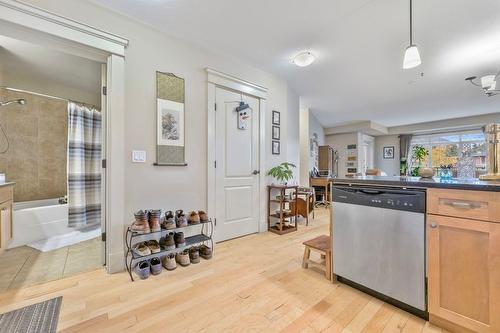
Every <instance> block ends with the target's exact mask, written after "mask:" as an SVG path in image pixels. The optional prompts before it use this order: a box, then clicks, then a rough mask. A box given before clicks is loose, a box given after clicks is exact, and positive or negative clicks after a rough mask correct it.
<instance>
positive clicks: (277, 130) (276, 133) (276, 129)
mask: <svg viewBox="0 0 500 333" xmlns="http://www.w3.org/2000/svg"><path fill="white" fill-rule="evenodd" d="M279 139H280V127H279V126H273V140H279Z"/></svg>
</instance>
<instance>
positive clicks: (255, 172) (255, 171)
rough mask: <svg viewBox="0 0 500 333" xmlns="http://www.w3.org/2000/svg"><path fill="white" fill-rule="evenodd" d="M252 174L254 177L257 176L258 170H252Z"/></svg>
mask: <svg viewBox="0 0 500 333" xmlns="http://www.w3.org/2000/svg"><path fill="white" fill-rule="evenodd" d="M252 173H253V174H254V175H258V174H260V170H254V171H253V172H252Z"/></svg>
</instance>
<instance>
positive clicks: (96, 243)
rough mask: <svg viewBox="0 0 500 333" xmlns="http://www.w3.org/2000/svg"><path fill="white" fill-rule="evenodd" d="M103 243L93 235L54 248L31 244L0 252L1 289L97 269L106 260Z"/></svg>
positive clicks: (20, 286) (16, 287)
mask: <svg viewBox="0 0 500 333" xmlns="http://www.w3.org/2000/svg"><path fill="white" fill-rule="evenodd" d="M102 246H103V243H102V241H101V239H100V238H94V239H91V240H88V241H84V242H81V243H78V244H74V245H70V246H66V247H63V248H60V249H57V250H54V251H49V252H40V251H38V250H36V249H33V248H31V247H28V246H21V247H18V248H14V249H11V250H7V251H5V252H4V253H2V254H0V291H5V290H8V289H18V288H22V287H27V286H31V285H35V284H38V283H43V282H48V281H52V280H58V279H61V278H64V277H69V276H72V275H75V274H78V273H82V272H86V271H90V270H94V269H96V268H99V267H101V266H102V264H103V258H102Z"/></svg>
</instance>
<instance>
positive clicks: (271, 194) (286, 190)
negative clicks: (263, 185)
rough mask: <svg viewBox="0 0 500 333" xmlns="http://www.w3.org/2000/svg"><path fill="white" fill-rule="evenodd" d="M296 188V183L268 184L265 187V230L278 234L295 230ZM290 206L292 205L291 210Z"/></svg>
mask: <svg viewBox="0 0 500 333" xmlns="http://www.w3.org/2000/svg"><path fill="white" fill-rule="evenodd" d="M298 188H299V187H298V186H297V185H293V186H291V185H290V186H287V185H269V186H268V187H267V193H268V200H267V201H268V202H267V230H269V231H271V232H274V233H276V234H278V235H283V234H287V233H289V232H292V231H297V217H298V213H297V195H298ZM276 207H279V209H276ZM290 207H293V211H291V208H290Z"/></svg>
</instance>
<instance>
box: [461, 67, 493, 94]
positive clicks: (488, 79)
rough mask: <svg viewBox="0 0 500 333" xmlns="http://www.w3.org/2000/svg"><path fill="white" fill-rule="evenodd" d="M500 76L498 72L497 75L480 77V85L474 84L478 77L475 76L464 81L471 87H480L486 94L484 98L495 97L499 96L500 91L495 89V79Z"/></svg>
mask: <svg viewBox="0 0 500 333" xmlns="http://www.w3.org/2000/svg"><path fill="white" fill-rule="evenodd" d="M499 75H500V72H498V74H497V75H493V74H489V75H485V76H481V77H480V78H479V79H480V83H478V82H474V80H476V79H477V78H478V77H477V76H471V77H468V78H466V79H465V81H469V82H470V83H472V84H473V85H475V86H477V87H481V88H482V89H483V91H484V93H485V94H486V96H488V97H490V96H495V95H499V94H500V90H498V89H497V79H498V76H499Z"/></svg>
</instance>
